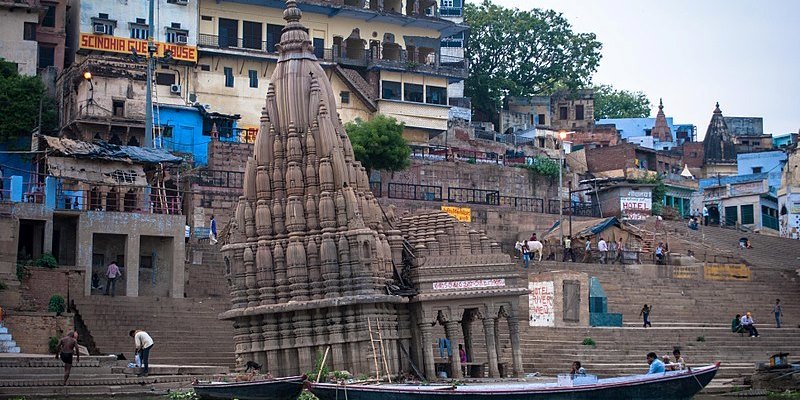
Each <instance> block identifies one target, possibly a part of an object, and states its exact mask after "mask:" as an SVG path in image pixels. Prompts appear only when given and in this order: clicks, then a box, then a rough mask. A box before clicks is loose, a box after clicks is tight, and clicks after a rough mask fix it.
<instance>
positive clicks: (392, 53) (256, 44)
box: [197, 33, 468, 79]
mask: <svg viewBox="0 0 800 400" xmlns="http://www.w3.org/2000/svg"><path fill="white" fill-rule="evenodd" d="M197 44H198V46H199V47H200V50H201V51H203V50H205V51H212V52H217V51H215V50H218V51H219V52H222V53H227V54H231V55H242V56H260V57H265V58H271V59H275V60H277V59H278V52H277V50H275V45H274V44H273V43H272V42H267V41H257V40H248V39H242V38H226V37H224V36H223V37H221V36H216V35H208V34H204V33H201V34H199V35H198V38H197ZM431 50H432V49H427V51H423V49H422V48H421V49H419V50H406V49H400V48H399V46H397V47H394V46H393V47H383V48H381V47H380V46H378V47H373V48H372V49H371V50H368V49H364V48H354V47H347V46H336V47H334V48H329V49H316V48H315V49H314V55H316V56H317V59H318V60H319V61H322V62H329V63H336V64H340V65H343V66H348V67H362V68H368V69H388V70H393V71H402V72H418V73H422V74H429V75H438V76H446V77H449V78H456V79H465V78H466V77H467V71H468V62H467V59H466V58H464V57H456V56H450V55H443V54H439V53H435V52H432V51H431Z"/></svg>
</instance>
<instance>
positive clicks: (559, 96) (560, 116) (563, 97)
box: [549, 89, 595, 131]
mask: <svg viewBox="0 0 800 400" xmlns="http://www.w3.org/2000/svg"><path fill="white" fill-rule="evenodd" d="M550 115H552V116H553V117H552V121H550V122H549V124H550V126H552V127H553V128H554V129H556V130H562V131H591V130H592V129H593V128H594V123H595V121H594V90H592V89H578V90H560V91H558V92H556V93H554V94H552V95H551V96H550Z"/></svg>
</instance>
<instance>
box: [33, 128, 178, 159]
mask: <svg viewBox="0 0 800 400" xmlns="http://www.w3.org/2000/svg"><path fill="white" fill-rule="evenodd" d="M36 137H37V138H38V139H40V140H44V141H45V142H46V144H47V146H46V147H47V151H48V153H49V154H52V155H58V156H63V157H74V158H91V159H100V160H109V161H121V162H126V163H132V164H134V163H136V164H158V163H174V164H177V163H181V162H183V158H181V157H178V156H175V155H172V154H171V153H170V152H168V151H166V150H163V149H148V148H142V147H137V146H118V145H114V144H110V143H108V142H102V141H96V142H95V143H89V142H84V141H80V140H74V139H68V138H63V137H54V136H44V135H36Z"/></svg>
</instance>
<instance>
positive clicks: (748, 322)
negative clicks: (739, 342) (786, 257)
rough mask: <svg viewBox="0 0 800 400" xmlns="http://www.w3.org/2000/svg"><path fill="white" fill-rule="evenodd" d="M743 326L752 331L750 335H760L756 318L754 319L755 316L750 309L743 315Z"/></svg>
mask: <svg viewBox="0 0 800 400" xmlns="http://www.w3.org/2000/svg"><path fill="white" fill-rule="evenodd" d="M742 326H743V327H744V330H746V331H747V332H749V333H750V337H759V336H760V335H759V334H758V329H756V326H755V320H753V316H752V315H751V314H750V311H748V312H747V313H746V314H745V316H744V317H742Z"/></svg>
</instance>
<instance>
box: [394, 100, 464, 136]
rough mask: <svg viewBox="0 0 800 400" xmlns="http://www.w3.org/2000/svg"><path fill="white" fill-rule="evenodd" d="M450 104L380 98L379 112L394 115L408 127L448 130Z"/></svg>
mask: <svg viewBox="0 0 800 400" xmlns="http://www.w3.org/2000/svg"><path fill="white" fill-rule="evenodd" d="M449 111H450V106H445V105H438V104H427V103H416V102H410V101H397V100H378V112H379V113H381V114H384V115H388V116H390V117H394V118H395V119H397V120H398V121H400V122H403V123H405V125H406V126H407V127H411V128H420V129H432V130H439V131H444V130H447V121H448V117H449Z"/></svg>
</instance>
